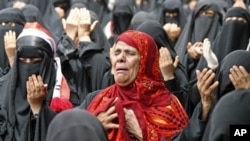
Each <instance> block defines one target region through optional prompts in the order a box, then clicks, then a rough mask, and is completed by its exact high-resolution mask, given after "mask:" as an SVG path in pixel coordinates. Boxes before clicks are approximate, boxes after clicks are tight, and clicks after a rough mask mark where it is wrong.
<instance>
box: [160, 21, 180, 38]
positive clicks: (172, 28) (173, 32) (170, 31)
mask: <svg viewBox="0 0 250 141" xmlns="http://www.w3.org/2000/svg"><path fill="white" fill-rule="evenodd" d="M163 29H164V30H165V32H166V33H167V35H168V37H169V39H170V40H171V41H175V40H176V39H178V37H179V36H180V34H181V28H180V27H178V25H177V24H174V23H167V24H165V25H164V26H163Z"/></svg>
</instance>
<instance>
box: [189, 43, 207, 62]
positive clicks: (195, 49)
mask: <svg viewBox="0 0 250 141" xmlns="http://www.w3.org/2000/svg"><path fill="white" fill-rule="evenodd" d="M187 52H188V55H189V56H190V57H191V58H193V59H195V60H197V59H200V57H201V55H202V54H203V43H202V42H196V43H194V44H193V45H192V43H190V42H189V43H188V45H187Z"/></svg>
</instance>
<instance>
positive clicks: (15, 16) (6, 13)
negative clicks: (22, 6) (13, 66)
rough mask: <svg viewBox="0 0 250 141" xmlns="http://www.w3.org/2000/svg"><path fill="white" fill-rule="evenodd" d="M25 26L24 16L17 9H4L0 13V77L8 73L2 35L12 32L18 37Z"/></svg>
mask: <svg viewBox="0 0 250 141" xmlns="http://www.w3.org/2000/svg"><path fill="white" fill-rule="evenodd" d="M24 24H25V19H24V15H23V14H22V12H21V11H20V10H19V9H16V8H6V9H3V10H1V11H0V76H3V75H5V74H6V73H7V72H8V71H9V68H10V66H9V61H8V58H7V55H6V53H5V45H4V35H5V33H6V32H7V31H9V30H12V31H14V32H15V33H16V36H18V35H19V34H20V33H21V31H22V29H23V26H24Z"/></svg>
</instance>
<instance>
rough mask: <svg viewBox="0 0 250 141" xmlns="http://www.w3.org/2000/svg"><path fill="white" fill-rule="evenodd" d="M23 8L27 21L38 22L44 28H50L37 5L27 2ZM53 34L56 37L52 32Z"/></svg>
mask: <svg viewBox="0 0 250 141" xmlns="http://www.w3.org/2000/svg"><path fill="white" fill-rule="evenodd" d="M21 10H22V12H23V15H24V17H25V20H26V22H38V23H39V24H41V25H42V26H43V27H44V28H46V29H47V30H49V27H48V25H47V24H46V22H44V19H43V17H42V15H41V12H40V10H39V9H38V8H37V7H36V6H34V5H31V4H26V5H25V6H24V7H23V8H22V9H21ZM52 36H53V37H54V36H55V35H53V34H52Z"/></svg>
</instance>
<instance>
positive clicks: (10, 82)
mask: <svg viewBox="0 0 250 141" xmlns="http://www.w3.org/2000/svg"><path fill="white" fill-rule="evenodd" d="M34 34H35V33H28V34H23V35H22V34H20V36H19V38H18V39H17V43H16V45H17V53H16V58H15V61H14V64H13V67H12V68H11V71H10V72H9V73H8V74H7V75H6V76H5V77H3V78H2V79H1V80H0V83H1V84H2V85H1V86H0V90H1V95H2V96H3V98H4V99H5V102H4V103H1V104H2V105H3V106H5V107H6V110H7V113H8V117H6V119H5V120H6V121H5V120H4V122H6V123H7V124H9V126H7V131H6V137H8V138H13V139H14V140H22V141H24V140H30V139H31V140H34V141H44V140H45V136H46V131H47V126H48V124H49V122H50V120H51V119H52V118H53V116H54V115H55V113H54V112H53V111H52V110H51V109H50V108H49V107H48V105H49V104H50V101H51V99H52V94H53V90H54V85H55V77H56V70H55V65H54V50H53V49H52V47H51V45H50V44H49V43H48V42H47V41H45V39H43V38H41V37H38V36H37V35H34ZM21 35H22V36H21ZM20 57H24V58H34V57H38V58H42V60H41V61H37V62H33V63H25V62H22V61H20V60H19V58H20ZM32 74H36V75H41V76H42V78H43V82H44V84H48V95H47V98H46V100H45V101H44V103H43V105H42V107H41V110H40V112H39V119H38V120H37V121H36V125H33V124H32V123H31V119H30V115H31V114H32V112H31V109H30V106H29V103H28V101H27V92H26V81H27V80H28V78H27V77H29V76H31V75H32ZM3 82H4V83H3Z"/></svg>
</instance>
